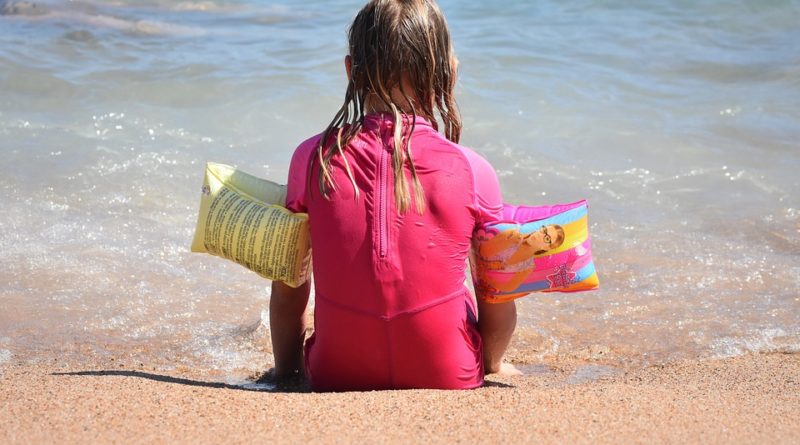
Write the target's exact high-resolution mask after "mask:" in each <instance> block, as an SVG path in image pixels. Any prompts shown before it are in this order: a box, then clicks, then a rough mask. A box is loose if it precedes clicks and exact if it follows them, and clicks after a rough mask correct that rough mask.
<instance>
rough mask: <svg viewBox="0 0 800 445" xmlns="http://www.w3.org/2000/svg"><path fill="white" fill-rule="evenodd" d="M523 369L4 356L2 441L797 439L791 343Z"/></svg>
mask: <svg viewBox="0 0 800 445" xmlns="http://www.w3.org/2000/svg"><path fill="white" fill-rule="evenodd" d="M529 369H533V370H536V372H533V373H532V374H529V375H526V376H522V377H491V378H490V379H489V380H488V383H487V386H485V387H483V388H480V389H478V390H474V391H455V392H452V391H451V392H448V391H385V392H369V393H341V394H313V393H304V392H299V393H298V392H264V391H250V390H245V389H242V388H238V387H235V386H230V385H224V384H219V383H215V382H213V381H210V380H204V379H201V378H197V377H192V376H189V375H186V374H185V373H184V374H178V373H175V374H172V375H167V374H165V373H161V372H157V371H147V370H145V369H143V368H138V369H137V368H120V367H116V368H114V367H105V368H104V367H102V366H100V367H97V368H92V369H86V368H82V369H75V368H74V367H71V366H69V365H61V366H59V365H52V364H49V365H41V364H39V365H30V364H23V363H15V362H14V361H13V359H12V361H11V362H9V363H6V364H5V365H0V373H1V375H0V443H4V444H22V443H26V444H27V443H98V442H100V443H109V442H115V443H174V442H175V443H189V442H202V443H244V442H264V441H270V442H278V443H289V442H307V441H311V442H321V443H342V442H348V443H352V442H368V443H375V442H378V443H408V442H414V441H424V442H462V443H475V442H484V443H486V442H499V443H572V442H579V443H590V442H591V443H596V442H600V443H619V442H623V443H664V442H672V443H679V442H686V443H731V442H733V443H787V444H788V443H798V441H800V355H798V354H757V355H748V356H744V357H738V358H730V359H724V360H711V361H704V362H682V363H675V364H671V365H667V366H657V367H649V368H643V369H636V370H630V371H626V372H620V373H618V374H616V375H612V376H608V375H605V376H603V375H602V374H603V373H599V375H600V376H599V377H598V376H597V375H594V376H592V375H591V373H589V374H586V373H584V375H588V376H589V377H591V378H588V379H587V378H577V379H576V370H579V369H581V368H580V367H578V368H576V367H569V366H561V367H558V368H555V367H548V366H545V365H537V366H534V367H529ZM595 377H598V378H595ZM576 381H578V382H581V383H569V382H576Z"/></svg>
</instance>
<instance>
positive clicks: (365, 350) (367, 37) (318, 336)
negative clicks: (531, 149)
mask: <svg viewBox="0 0 800 445" xmlns="http://www.w3.org/2000/svg"><path fill="white" fill-rule="evenodd" d="M349 50H350V51H349V55H347V56H346V57H345V60H344V65H345V69H346V72H347V78H348V80H349V81H348V85H347V92H346V94H345V101H344V105H343V106H342V108H341V109H340V110H339V111H338V113H336V115H335V117H334V118H333V121H332V122H331V124H330V125H329V126H328V128H326V129H325V131H323V132H322V133H321V134H320V135H317V136H314V137H312V138H311V139H309V140H307V141H305V142H303V143H302V144H301V145H300V146H299V147H298V148H297V150H296V151H295V153H294V156H293V158H292V162H291V166H290V170H289V186H288V196H287V198H286V207H287V208H289V209H290V210H292V211H295V212H307V213H308V214H309V221H310V226H311V240H312V241H311V243H312V246H313V249H312V255H313V267H314V285H315V290H316V307H315V312H314V331H315V332H314V335H313V336H311V338H309V339H308V341H306V342H305V348H304V344H303V343H304V332H305V326H304V313H305V309H306V304H307V302H308V295H309V286H308V285H304V286H301V287H300V288H298V289H292V288H290V287H288V286H286V285H284V284H282V283H280V282H275V283H273V288H272V297H271V301H270V329H271V334H272V344H273V353H274V356H275V369H274V371H273V372H274V376H275V377H276V378H278V379H281V378H286V377H291V376H302V375H303V374H305V376H306V377H307V378H308V380H309V382H310V384H311V387H312V388H313V389H314V390H318V391H326V390H328V391H342V390H373V389H398V388H441V389H465V388H475V387H478V386H480V385H481V384H482V383H483V376H484V374H485V373H486V374H488V373H495V372H504V373H514V372H516V370H515V369H514V368H513V367H511V366H510V365H507V364H504V363H503V362H502V356H503V353H504V352H505V349H506V348H507V346H508V343H509V341H510V339H511V335H512V333H513V331H514V327H515V325H516V308H515V306H514V302H508V303H503V304H491V305H490V304H486V303H483V302H482V300H481V298H480V295H479V296H478V304H477V317H476V310H475V304H474V303H473V299H472V297H471V296H470V294H469V291H468V289H467V288H466V287H465V286H464V278H465V267H466V259H467V255H468V253H469V249H470V240H471V237H472V235H473V231H474V230H475V229H476V228H477V227H479V226H480V225H482V224H484V223H486V222H489V221H493V220H497V219H499V218H501V216H502V199H501V194H500V187H499V185H498V181H497V176H496V175H495V172H494V170H493V169H492V167H491V166H490V165H489V163H488V162H486V160H484V159H483V158H481V157H480V156H478V155H477V154H475V153H474V152H473V151H472V150H470V149H468V148H466V147H462V146H460V145H458V141H459V137H460V135H461V118H460V115H459V112H458V108H457V107H456V102H455V99H454V97H453V89H454V85H455V82H456V65H457V61H456V58H455V56H454V55H453V49H452V45H451V43H450V34H449V31H448V29H447V23H446V22H445V19H444V16H443V15H442V13H441V11H440V10H439V8H438V6H437V5H436V3H435V1H434V0H372V1H370V2H369V3H367V5H366V6H364V8H363V9H362V10H361V11H360V12H359V13H358V15H357V16H356V18H355V20H354V22H353V24H352V26H351V27H350V31H349ZM436 114H438V115H439V117H440V118H441V125H440V123H439V122H438V121H437V117H436Z"/></svg>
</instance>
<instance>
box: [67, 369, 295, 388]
mask: <svg viewBox="0 0 800 445" xmlns="http://www.w3.org/2000/svg"><path fill="white" fill-rule="evenodd" d="M52 375H57V376H88V377H109V376H111V377H114V376H116V377H138V378H141V379H147V380H153V381H156V382H164V383H174V384H178V385H187V386H197V387H201V388H217V389H233V390H238V391H261V392H287V393H303V392H311V390H310V389H309V387H308V385H307V384H305V382H291V383H285V384H283V383H281V384H279V383H274V382H270V381H269V380H268V379H264V378H260V379H258V380H256V381H254V382H247V383H242V384H230V383H222V382H206V381H202V380H192V379H187V378H182V377H173V376H169V375H161V374H151V373H149V372H141V371H125V370H103V371H75V372H54V373H52Z"/></svg>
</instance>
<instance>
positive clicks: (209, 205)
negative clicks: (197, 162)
mask: <svg viewBox="0 0 800 445" xmlns="http://www.w3.org/2000/svg"><path fill="white" fill-rule="evenodd" d="M202 192H203V194H202V197H201V198H200V214H199V215H198V218H197V227H196V228H195V231H194V240H193V241H192V252H206V253H210V254H212V255H217V256H220V257H222V258H227V259H229V260H232V261H235V262H237V263H239V264H241V265H242V266H244V267H246V268H248V269H250V270H252V271H253V272H255V273H257V274H259V275H261V276H262V277H264V278H268V279H270V280H276V281H283V282H284V283H286V284H288V285H289V286H292V287H297V286H300V285H301V284H303V283H305V282H306V281H307V280H308V277H309V275H310V273H311V240H310V236H309V229H308V215H307V214H305V213H292V212H291V211H289V210H287V209H286V208H284V207H282V204H283V203H284V201H285V199H286V186H282V185H279V184H276V183H274V182H271V181H268V180H266V179H261V178H258V177H255V176H253V175H250V174H247V173H245V172H243V171H241V170H237V169H236V168H234V167H231V166H228V165H224V164H217V163H213V162H209V163H208V164H207V165H206V174H205V180H204V181H203V189H202Z"/></svg>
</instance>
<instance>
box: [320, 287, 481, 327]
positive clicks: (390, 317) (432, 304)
mask: <svg viewBox="0 0 800 445" xmlns="http://www.w3.org/2000/svg"><path fill="white" fill-rule="evenodd" d="M467 292H468V291H467V289H466V288H463V289H459V290H458V291H456V292H453V293H451V294H448V295H446V296H444V297H441V298H438V299H436V300H433V301H431V302H429V303H427V304H424V305H422V306H419V307H416V308H413V309H409V310H405V311H402V312H398V313H396V314H393V315H378V314H375V313H373V312H369V311H365V310H363V309H359V308H355V307H351V306H348V305H346V304H342V303H339V302H338V301H333V300H331V299H329V298H326V297H325V296H324V295H322V294H320V293H319V292H318V293H317V294H316V296H315V298H317V299H321V300H324V301H325V302H326V303H328V304H330V305H331V306H336V307H338V308H339V309H344V310H346V311H349V312H354V313H357V314H361V315H365V316H368V317H374V318H379V319H381V320H383V321H392V320H394V319H395V318H398V317H402V316H406V315H414V314H416V313H419V312H422V311H424V310H426V309H430V308H432V307H435V306H439V305H440V304H444V303H447V302H448V301H450V300H453V299H456V298H458V297H460V296H463V295H464V294H465V293H467Z"/></svg>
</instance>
